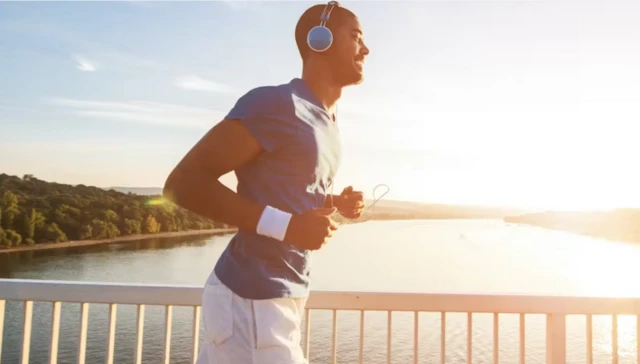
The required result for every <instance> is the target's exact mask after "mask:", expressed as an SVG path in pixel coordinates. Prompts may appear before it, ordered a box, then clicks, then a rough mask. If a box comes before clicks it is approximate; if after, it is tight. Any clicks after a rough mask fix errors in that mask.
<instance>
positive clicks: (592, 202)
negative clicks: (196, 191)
mask: <svg viewBox="0 0 640 364" xmlns="http://www.w3.org/2000/svg"><path fill="white" fill-rule="evenodd" d="M313 4H315V2H309V1H282V2H277V1H243V2H239V1H232V0H228V1H202V2H160V1H158V2H151V1H136V2H134V1H113V2H91V1H89V2H74V1H72V2H38V3H36V2H0V173H7V174H11V175H19V176H21V175H23V174H27V173H30V174H34V175H35V176H36V177H38V178H40V179H44V180H48V181H55V182H59V183H70V184H79V183H82V184H86V185H94V186H100V187H109V186H127V187H162V185H163V184H164V181H165V179H166V177H167V175H168V174H169V173H170V171H171V169H172V168H173V167H174V166H175V165H176V164H177V163H178V162H179V161H180V159H181V158H182V157H183V156H184V154H185V153H186V152H187V151H188V150H189V149H190V148H191V146H192V145H193V144H194V143H195V142H197V141H198V140H199V139H200V138H201V137H202V135H203V134H204V133H205V132H206V131H207V130H208V129H209V128H211V127H212V126H214V125H215V124H216V123H217V122H219V121H220V120H221V118H222V117H223V116H224V115H225V114H226V112H227V111H228V110H229V109H230V108H231V107H232V106H233V105H234V103H235V101H236V99H237V98H238V97H240V96H241V95H243V94H244V93H245V92H247V91H249V90H250V89H252V88H254V87H258V86H263V85H275V84H281V83H286V82H289V81H290V80H291V79H292V78H294V77H300V75H301V69H302V65H301V61H300V58H299V55H298V50H297V48H296V44H295V40H294V28H295V24H296V22H297V20H298V17H299V16H300V15H301V14H302V12H303V11H304V10H305V9H306V8H307V7H309V6H311V5H313ZM342 4H343V5H344V6H345V7H347V8H349V9H350V10H352V11H353V12H355V13H356V14H357V15H358V17H359V18H360V21H361V23H362V26H363V29H364V37H365V42H366V43H367V45H368V47H369V48H370V51H371V53H370V55H369V56H368V58H367V63H366V65H365V69H364V71H365V81H364V82H363V83H362V84H360V85H357V86H352V87H348V88H346V89H345V91H344V94H343V97H342V99H341V100H340V103H339V106H338V110H339V120H338V122H339V123H340V130H341V137H342V142H343V145H344V147H343V153H344V154H343V162H342V165H341V167H340V170H339V173H338V176H337V178H336V188H337V190H336V191H335V193H339V192H340V191H339V190H341V188H343V187H345V186H347V185H352V186H354V188H355V189H357V190H362V191H364V192H365V195H366V196H367V197H372V196H371V194H372V190H373V188H374V187H375V186H376V185H378V184H386V185H388V186H389V187H390V192H389V194H387V196H385V198H388V199H394V200H407V201H418V202H427V203H446V204H465V205H492V206H517V207H528V208H539V209H590V208H597V209H601V208H614V207H640V188H639V187H638V186H640V172H639V171H640V168H638V167H637V165H638V163H637V160H638V156H639V155H640V143H638V142H637V141H638V139H639V138H638V135H639V133H638V130H637V128H638V122H639V121H640V107H638V105H640V47H638V44H640V22H639V21H638V19H640V2H638V1H633V0H629V1H617V0H606V1H605V0H602V1H560V0H559V1H551V0H549V1H537V0H536V1H527V0H513V1H510V0H494V1H482V0H474V1H455V0H452V1H444V0H443V1H344V2H342ZM224 181H225V183H226V184H227V185H228V186H230V187H232V188H235V178H234V176H233V175H227V176H225V177H224Z"/></svg>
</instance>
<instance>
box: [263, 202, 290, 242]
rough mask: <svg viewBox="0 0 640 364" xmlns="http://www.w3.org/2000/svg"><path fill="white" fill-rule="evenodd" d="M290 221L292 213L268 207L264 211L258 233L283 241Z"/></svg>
mask: <svg viewBox="0 0 640 364" xmlns="http://www.w3.org/2000/svg"><path fill="white" fill-rule="evenodd" d="M290 220H291V214H290V213H288V212H285V211H282V210H278V209H276V208H275V207H271V206H267V207H265V209H264V210H263V211H262V216H260V221H258V227H257V228H256V232H257V233H258V234H260V235H264V236H268V237H270V238H273V239H276V240H278V241H283V240H284V236H285V234H286V233H287V228H288V227H289V221H290Z"/></svg>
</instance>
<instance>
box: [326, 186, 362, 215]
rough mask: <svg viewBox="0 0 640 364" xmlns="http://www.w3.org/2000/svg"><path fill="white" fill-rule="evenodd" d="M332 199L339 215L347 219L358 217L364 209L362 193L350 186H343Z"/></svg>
mask: <svg viewBox="0 0 640 364" xmlns="http://www.w3.org/2000/svg"><path fill="white" fill-rule="evenodd" d="M333 201H334V204H335V207H337V208H338V212H339V213H340V215H342V216H344V217H346V218H348V219H357V218H359V217H360V215H361V214H362V210H363V209H364V194H363V193H362V192H360V191H354V190H353V187H351V186H349V187H347V188H345V189H344V190H343V191H342V193H341V194H340V196H337V198H336V199H334V200H333Z"/></svg>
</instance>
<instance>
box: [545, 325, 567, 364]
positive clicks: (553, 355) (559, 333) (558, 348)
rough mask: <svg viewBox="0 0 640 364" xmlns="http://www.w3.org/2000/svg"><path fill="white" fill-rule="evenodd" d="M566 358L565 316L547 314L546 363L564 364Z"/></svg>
mask: <svg viewBox="0 0 640 364" xmlns="http://www.w3.org/2000/svg"><path fill="white" fill-rule="evenodd" d="M566 358H567V316H566V315H561V314H547V364H565V362H566Z"/></svg>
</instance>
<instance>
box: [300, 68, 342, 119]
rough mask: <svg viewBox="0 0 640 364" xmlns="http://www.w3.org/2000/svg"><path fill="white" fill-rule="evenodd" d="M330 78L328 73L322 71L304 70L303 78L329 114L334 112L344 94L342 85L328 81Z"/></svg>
mask: <svg viewBox="0 0 640 364" xmlns="http://www.w3.org/2000/svg"><path fill="white" fill-rule="evenodd" d="M330 79H331V78H330V77H329V76H328V75H324V74H323V73H322V72H313V73H312V72H305V71H303V72H302V80H304V81H305V82H306V83H307V85H308V86H309V88H310V89H311V92H312V93H313V95H314V96H315V97H316V98H317V99H318V101H320V103H321V104H322V106H324V108H325V109H326V110H327V111H328V112H329V114H333V113H334V110H335V106H336V104H337V103H338V100H339V99H340V96H342V87H341V86H336V85H333V84H332V83H331V82H328V80H330Z"/></svg>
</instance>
